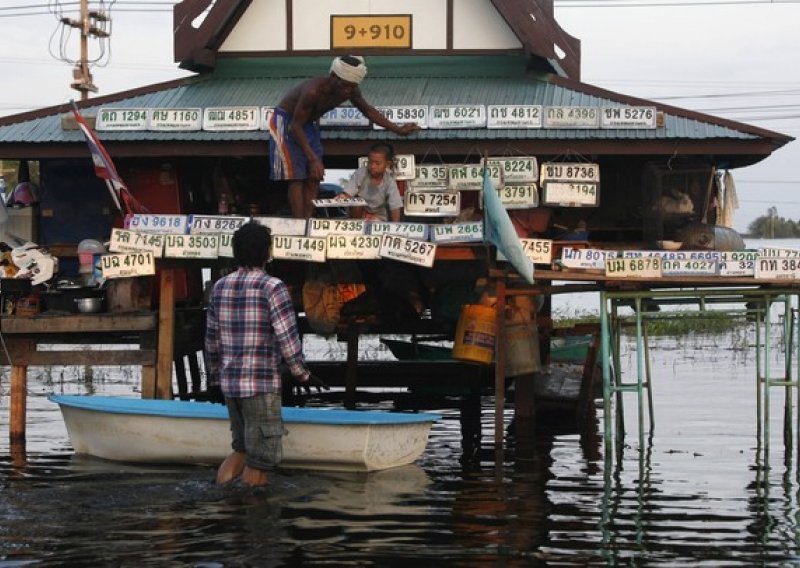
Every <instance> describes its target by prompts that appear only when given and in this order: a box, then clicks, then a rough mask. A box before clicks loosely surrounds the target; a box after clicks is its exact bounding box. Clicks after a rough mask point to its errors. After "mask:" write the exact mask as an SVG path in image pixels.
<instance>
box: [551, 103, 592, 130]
mask: <svg viewBox="0 0 800 568" xmlns="http://www.w3.org/2000/svg"><path fill="white" fill-rule="evenodd" d="M599 126H600V112H599V109H598V108H597V107H582V106H551V107H547V108H545V109H544V127H545V128H597V127H599Z"/></svg>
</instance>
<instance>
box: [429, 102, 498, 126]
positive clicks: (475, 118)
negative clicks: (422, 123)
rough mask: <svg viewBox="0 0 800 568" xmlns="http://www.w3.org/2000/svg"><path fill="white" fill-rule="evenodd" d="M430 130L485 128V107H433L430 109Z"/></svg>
mask: <svg viewBox="0 0 800 568" xmlns="http://www.w3.org/2000/svg"><path fill="white" fill-rule="evenodd" d="M428 126H429V127H430V128H483V127H484V126H486V107H485V106H484V105H432V106H431V107H430V108H429V114H428Z"/></svg>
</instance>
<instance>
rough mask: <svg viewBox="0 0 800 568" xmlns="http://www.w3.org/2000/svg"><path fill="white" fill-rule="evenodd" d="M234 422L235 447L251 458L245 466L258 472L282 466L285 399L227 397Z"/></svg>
mask: <svg viewBox="0 0 800 568" xmlns="http://www.w3.org/2000/svg"><path fill="white" fill-rule="evenodd" d="M225 402H226V404H227V406H228V415H229V416H230V419H231V438H232V440H233V442H232V443H231V446H232V447H233V451H235V452H244V453H246V454H247V457H246V458H245V463H246V464H247V465H248V466H250V467H253V468H256V469H269V468H271V467H274V466H276V465H278V464H279V463H280V462H281V458H282V457H283V442H282V438H283V435H284V434H285V433H286V432H285V430H284V429H283V418H282V417H281V395H280V394H279V393H266V394H260V395H256V396H251V397H248V398H228V397H225Z"/></svg>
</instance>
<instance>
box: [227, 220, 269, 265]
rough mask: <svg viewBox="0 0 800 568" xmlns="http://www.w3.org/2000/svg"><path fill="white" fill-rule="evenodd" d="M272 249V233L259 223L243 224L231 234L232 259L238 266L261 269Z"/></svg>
mask: <svg viewBox="0 0 800 568" xmlns="http://www.w3.org/2000/svg"><path fill="white" fill-rule="evenodd" d="M270 249H272V233H271V231H270V230H269V228H268V227H265V226H264V225H261V224H259V223H254V222H252V221H251V222H249V223H245V224H244V225H242V226H241V227H239V229H238V230H237V231H236V232H235V233H233V258H234V259H235V260H236V263H237V264H238V265H239V266H250V267H261V266H264V263H265V262H266V261H267V259H268V258H269V251H270Z"/></svg>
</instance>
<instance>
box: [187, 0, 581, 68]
mask: <svg viewBox="0 0 800 568" xmlns="http://www.w3.org/2000/svg"><path fill="white" fill-rule="evenodd" d="M308 1H310V0H288V1H286V2H285V3H284V2H280V4H278V2H279V0H216V1H214V0H184V1H183V2H180V3H179V4H176V5H175V8H174V12H173V19H174V29H175V39H174V42H175V43H174V56H175V61H177V62H179V63H180V66H181V67H182V68H184V69H190V70H193V71H200V72H203V71H209V70H211V69H214V68H215V67H216V65H217V60H218V59H219V58H221V57H231V56H235V57H253V58H263V57H277V56H286V55H290V56H298V55H323V54H325V55H331V54H337V53H350V52H353V51H355V49H345V48H342V49H336V48H333V46H332V45H331V44H332V41H333V40H332V39H330V41H329V38H330V37H332V35H331V30H330V29H328V27H329V26H330V25H331V24H330V23H329V22H328V19H329V18H330V17H332V15H333V8H330V9H328V10H329V11H328V12H325V13H320V14H316V15H315V18H316V26H317V28H318V29H315V32H318V33H301V31H302V28H301V27H299V26H301V25H305V22H306V21H308V20H310V18H308V17H306V18H303V19H302V20H300V19H299V18H296V14H295V11H296V10H295V9H294V6H295V5H297V6H298V7H300V6H303V2H308ZM270 2H273V3H275V5H274V6H272V4H269V3H270ZM334 4H335V3H334ZM350 5H353V4H352V3H351V4H350ZM355 5H356V6H358V3H355ZM269 6H272V7H271V8H269V9H267V8H268V7H269ZM365 6H367V7H366V8H364V9H361V10H360V11H359V9H358V8H354V9H353V8H351V9H350V10H346V9H344V8H336V11H337V13H338V12H341V13H343V14H344V15H345V16H347V15H348V13H352V14H353V15H355V14H356V13H358V14H359V15H364V14H366V15H368V16H374V17H380V16H381V15H382V14H384V13H385V10H386V9H390V8H391V9H392V12H391V13H397V12H409V13H410V14H411V16H410V17H411V18H413V17H415V16H414V13H413V11H414V10H417V12H418V13H417V16H419V13H420V12H421V11H424V10H432V11H433V12H432V13H435V15H436V17H435V18H434V17H430V18H423V17H417V20H416V21H415V22H416V23H412V24H410V25H412V26H416V27H415V28H414V42H416V43H415V45H412V46H410V47H408V48H381V47H376V48H371V47H370V48H365V49H358V51H359V52H361V53H364V54H368V55H467V54H487V53H498V54H499V53H509V52H512V51H517V52H522V53H524V54H525V55H526V56H527V57H528V58H529V59H531V60H535V61H534V62H532V67H542V68H544V69H546V70H547V71H552V72H555V73H556V74H558V75H561V76H565V77H570V78H573V79H578V78H579V77H580V41H579V40H578V39H576V38H574V37H572V36H570V35H569V34H567V33H566V32H565V31H564V30H562V29H561V27H560V26H559V25H558V23H557V22H556V21H555V18H554V15H553V0H461V1H460V2H452V1H449V0H434V1H431V0H426V1H425V2H419V3H411V2H407V3H405V4H403V6H402V7H397V5H396V3H388V0H387V4H386V6H384V7H383V8H384V12H382V11H381V6H380V2H376V3H373V2H370V3H367V4H365ZM251 7H252V11H251V12H250V13H249V14H248V15H246V12H248V9H249V8H251ZM485 7H488V10H489V12H487V11H486V10H484V8H485ZM470 12H475V14H473V15H472V20H473V21H471V22H470V21H469V18H470ZM479 12H480V13H479ZM491 13H494V14H496V15H497V17H487V16H490V15H491ZM250 14H257V16H252V15H250ZM267 14H268V15H267ZM246 17H258V18H265V19H268V18H272V19H275V20H276V21H275V22H271V21H270V22H263V25H262V23H261V22H260V23H259V26H255V29H258V30H259V32H258V33H261V32H260V31H261V30H264V29H272V30H273V33H271V34H262V35H261V36H260V37H261V39H260V40H259V41H260V43H259V42H254V43H253V44H252V45H256V46H260V47H254V48H244V51H239V52H237V53H234V54H231V53H225V52H223V51H222V50H221V47H222V46H223V45H224V44H225V42H226V41H227V40H228V39H229V38H230V37H231V36H232V35H235V34H234V32H235V31H236V32H238V31H239V30H240V29H244V28H242V27H238V26H239V24H240V23H241V24H243V23H244V20H242V18H246ZM337 17H338V16H337ZM431 22H434V23H431ZM468 24H469V25H471V26H479V27H480V26H482V27H483V28H484V29H485V33H474V32H473V30H471V29H470V30H467V31H463V30H460V29H454V27H455V28H457V27H458V26H465V25H468ZM276 26H283V29H276ZM246 27H247V28H248V29H253V28H254V26H252V25H249V23H248V25H247V26H246ZM243 33H244V32H243ZM248 33H251V35H252V33H253V32H248ZM409 33H410V32H409ZM298 36H300V37H298ZM308 37H314V38H317V37H319V38H323V39H319V40H314V41H315V42H316V43H314V42H310V41H309V40H308ZM487 37H494V38H495V39H494V43H492V41H491V40H487V39H486V38H487ZM276 38H277V39H276ZM504 38H505V39H504ZM512 39H513V41H510V40H512ZM470 42H472V43H473V44H474V45H470ZM245 45H248V44H245Z"/></svg>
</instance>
